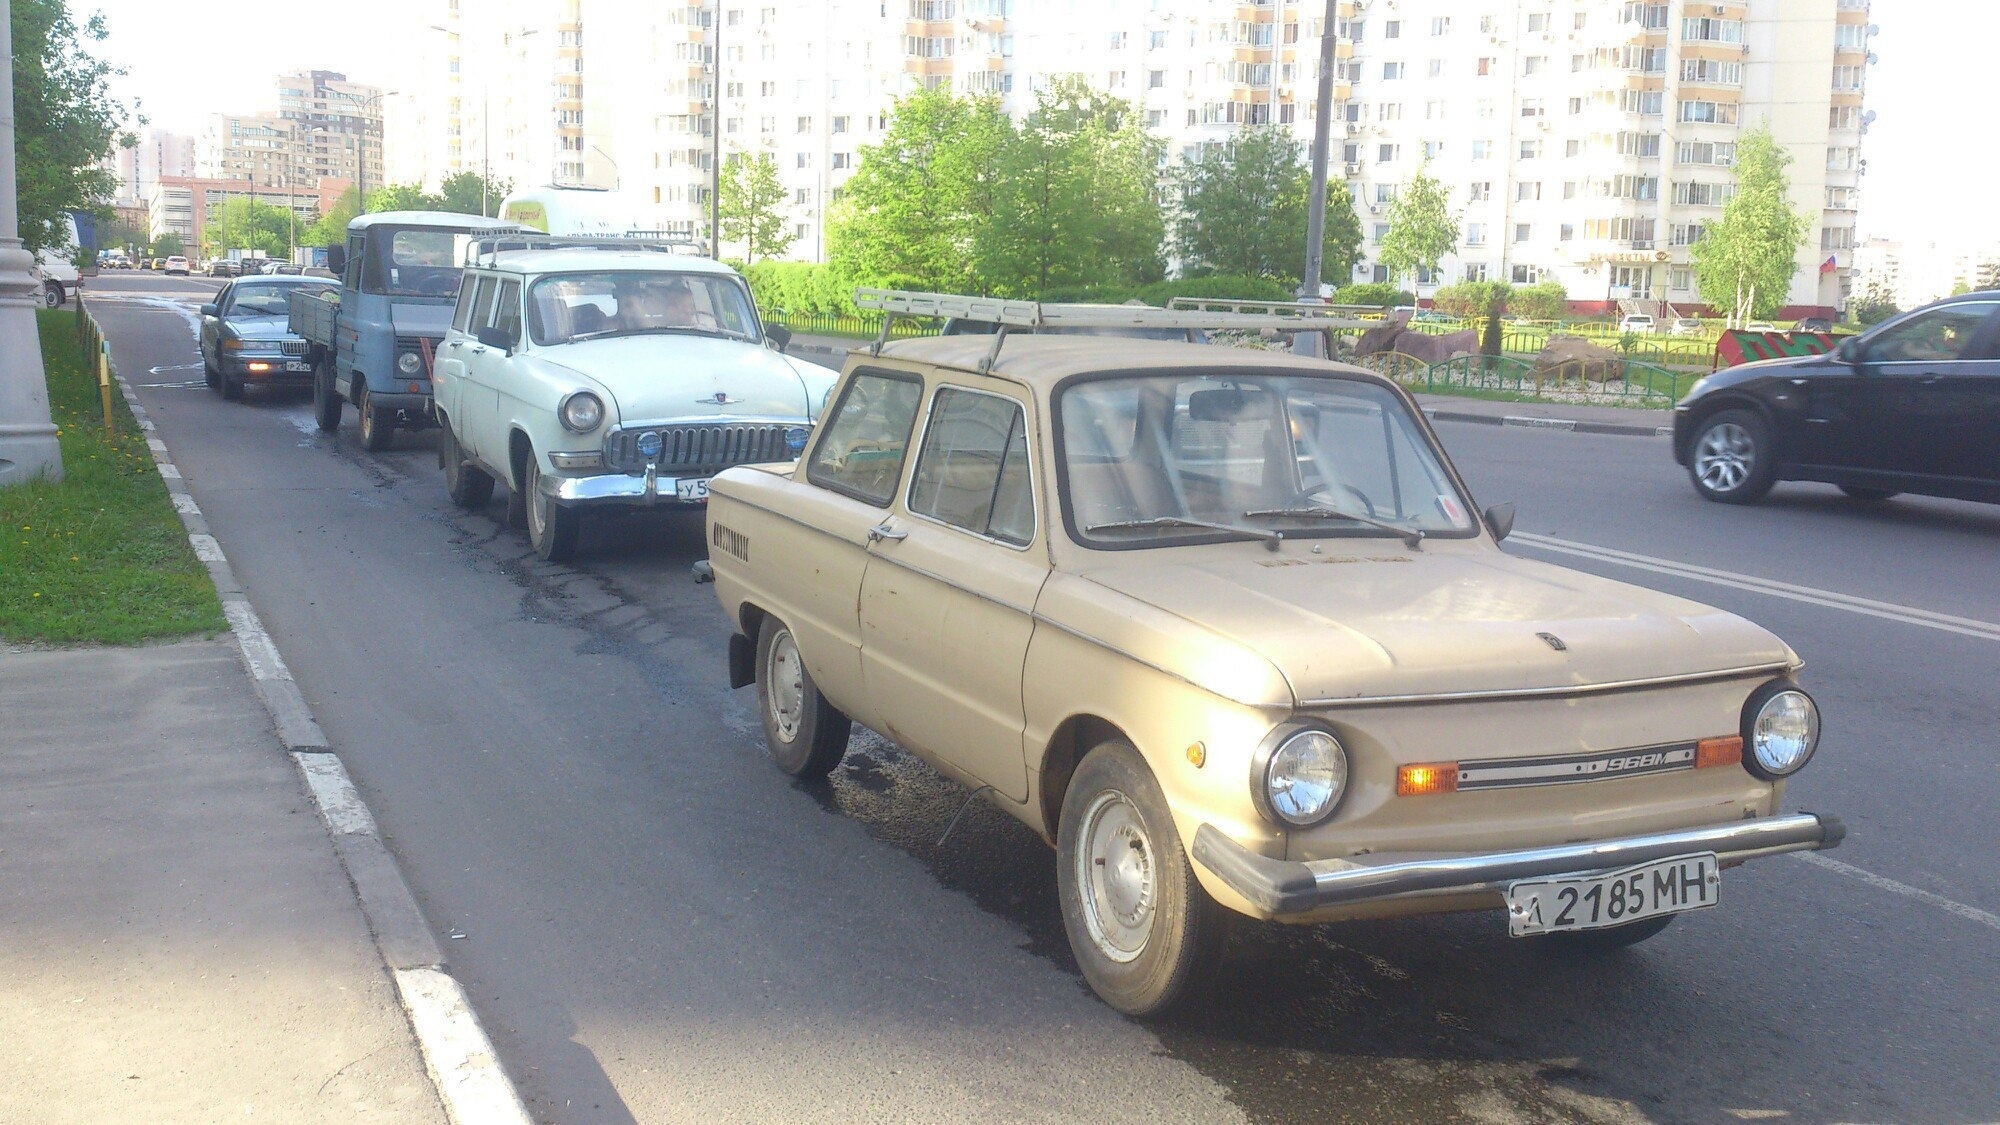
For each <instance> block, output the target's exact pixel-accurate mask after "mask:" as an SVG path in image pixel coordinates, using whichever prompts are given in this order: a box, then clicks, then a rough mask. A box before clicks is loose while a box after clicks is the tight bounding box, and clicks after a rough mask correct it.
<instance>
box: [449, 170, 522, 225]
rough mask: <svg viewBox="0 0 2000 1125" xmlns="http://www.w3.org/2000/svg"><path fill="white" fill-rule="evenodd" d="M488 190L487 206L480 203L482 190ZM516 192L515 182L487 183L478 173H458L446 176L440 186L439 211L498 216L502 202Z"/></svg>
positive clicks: (497, 181) (498, 181)
mask: <svg viewBox="0 0 2000 1125" xmlns="http://www.w3.org/2000/svg"><path fill="white" fill-rule="evenodd" d="M482 187H484V188H485V190H486V205H485V207H483V208H482V207H481V206H480V203H479V196H480V189H481V188H482ZM513 190H514V181H512V180H502V179H496V180H494V181H492V182H491V183H487V182H486V180H485V179H484V177H482V176H480V174H479V173H477V172H458V173H455V174H453V175H450V176H446V177H445V178H444V181H443V182H442V183H440V184H438V207H437V210H439V211H450V212H453V213H455V214H459V215H498V214H499V213H500V201H501V200H503V199H505V198H507V193H508V192H511V191H513Z"/></svg>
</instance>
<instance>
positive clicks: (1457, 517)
mask: <svg viewBox="0 0 2000 1125" xmlns="http://www.w3.org/2000/svg"><path fill="white" fill-rule="evenodd" d="M1438 511H1440V512H1443V513H1444V518H1446V519H1448V520H1450V521H1451V522H1453V523H1461V524H1462V523H1464V522H1465V509H1464V508H1461V507H1459V506H1458V497H1456V496H1445V495H1439V496H1438Z"/></svg>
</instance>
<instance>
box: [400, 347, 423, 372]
mask: <svg viewBox="0 0 2000 1125" xmlns="http://www.w3.org/2000/svg"><path fill="white" fill-rule="evenodd" d="M423 369H424V360H423V357H422V356H419V355H418V354H417V353H415V352H404V353H403V354H402V355H399V356H397V357H396V370H398V371H401V372H402V373H403V374H405V375H415V374H416V373H417V372H419V371H422V370H423Z"/></svg>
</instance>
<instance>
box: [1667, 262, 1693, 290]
mask: <svg viewBox="0 0 2000 1125" xmlns="http://www.w3.org/2000/svg"><path fill="white" fill-rule="evenodd" d="M1667 288H1668V289H1671V290H1673V291H1674V292H1676V293H1688V292H1692V291H1693V289H1694V271H1693V270H1691V269H1689V268H1687V267H1686V266H1675V267H1674V268H1673V269H1671V270H1668V271H1667Z"/></svg>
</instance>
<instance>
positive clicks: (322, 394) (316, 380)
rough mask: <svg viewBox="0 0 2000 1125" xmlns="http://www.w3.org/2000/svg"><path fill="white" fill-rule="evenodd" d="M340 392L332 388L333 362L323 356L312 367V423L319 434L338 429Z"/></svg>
mask: <svg viewBox="0 0 2000 1125" xmlns="http://www.w3.org/2000/svg"><path fill="white" fill-rule="evenodd" d="M340 408H341V398H340V392H339V391H337V390H335V389H334V388H333V362H332V361H331V360H329V359H327V358H325V357H324V356H322V357H321V358H320V361H319V363H318V364H316V365H314V367H313V421H314V422H316V423H318V424H319V428H320V432H321V433H328V434H330V433H334V432H336V431H338V430H339V429H340Z"/></svg>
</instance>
